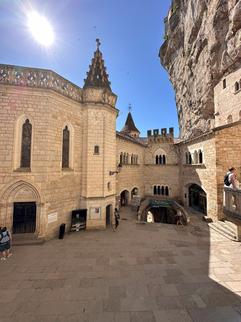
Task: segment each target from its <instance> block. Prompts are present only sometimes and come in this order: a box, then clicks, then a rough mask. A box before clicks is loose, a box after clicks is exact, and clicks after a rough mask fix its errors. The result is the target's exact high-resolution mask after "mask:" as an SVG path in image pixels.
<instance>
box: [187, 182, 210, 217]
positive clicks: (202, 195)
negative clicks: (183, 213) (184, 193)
mask: <svg viewBox="0 0 241 322" xmlns="http://www.w3.org/2000/svg"><path fill="white" fill-rule="evenodd" d="M189 206H190V207H192V208H193V209H195V210H197V211H200V212H202V213H203V214H205V215H206V214H207V195H206V192H205V191H204V190H203V189H202V188H201V187H200V186H198V185H197V184H192V185H191V186H190V187H189Z"/></svg>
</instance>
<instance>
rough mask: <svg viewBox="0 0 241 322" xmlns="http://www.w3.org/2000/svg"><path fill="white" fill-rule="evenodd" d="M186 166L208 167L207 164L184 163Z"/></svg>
mask: <svg viewBox="0 0 241 322" xmlns="http://www.w3.org/2000/svg"><path fill="white" fill-rule="evenodd" d="M183 166H184V167H195V168H206V166H205V164H204V163H202V164H183Z"/></svg>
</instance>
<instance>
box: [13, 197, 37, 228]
mask: <svg viewBox="0 0 241 322" xmlns="http://www.w3.org/2000/svg"><path fill="white" fill-rule="evenodd" d="M35 230H36V203H35V202H15V203H14V209H13V234H24V233H34V232H35Z"/></svg>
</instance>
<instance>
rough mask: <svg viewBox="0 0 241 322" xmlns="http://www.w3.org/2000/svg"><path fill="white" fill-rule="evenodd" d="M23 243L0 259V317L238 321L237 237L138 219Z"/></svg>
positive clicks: (199, 225)
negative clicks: (35, 243) (61, 237)
mask: <svg viewBox="0 0 241 322" xmlns="http://www.w3.org/2000/svg"><path fill="white" fill-rule="evenodd" d="M121 216H122V218H123V219H125V220H122V221H121V224H120V227H119V230H118V231H117V232H113V231H111V230H108V231H93V232H80V233H73V234H71V235H67V236H66V237H65V239H64V240H53V241H50V242H48V243H45V244H44V245H41V246H22V247H16V248H15V249H14V256H13V257H12V258H10V259H9V260H8V261H7V262H1V263H0V272H1V273H0V276H1V278H0V290H1V297H0V303H1V304H0V311H1V312H0V321H1V322H6V321H7V322H11V321H14V322H16V321H18V322H19V321H24V322H26V321H28V322H31V321H34V322H37V321H41V322H48V321H51V322H55V321H56V322H57V321H58V322H62V321H64V322H68V321H71V322H74V321H86V322H87V321H88V322H96V321H98V322H100V321H103V322H109V321H110V322H159V321H163V322H168V321H173V322H174V321H179V322H181V321H183V322H191V321H195V322H199V321H200V322H206V321H208V322H215V321H217V322H238V321H241V313H240V312H241V302H240V297H239V295H240V293H239V292H241V265H240V262H241V256H240V255H241V252H240V244H239V243H236V242H231V241H229V240H227V239H225V238H224V237H222V236H219V235H218V234H217V233H216V232H214V231H209V229H208V226H207V225H206V223H203V222H201V220H200V219H199V218H198V217H197V216H195V215H193V216H192V218H191V225H190V226H188V227H183V228H181V227H179V228H177V227H176V226H174V225H165V224H137V223H136V220H135V214H134V213H131V211H130V209H129V208H126V207H124V208H122V210H121Z"/></svg>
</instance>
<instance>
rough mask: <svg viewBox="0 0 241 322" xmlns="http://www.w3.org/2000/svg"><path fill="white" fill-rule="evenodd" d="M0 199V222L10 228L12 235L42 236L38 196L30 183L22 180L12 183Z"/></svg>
mask: <svg viewBox="0 0 241 322" xmlns="http://www.w3.org/2000/svg"><path fill="white" fill-rule="evenodd" d="M0 199H1V200H2V209H1V211H0V221H1V222H3V223H4V224H5V226H7V227H10V228H11V230H12V233H13V234H25V233H27V234H29V233H32V234H34V235H35V236H42V235H43V233H44V224H43V220H42V217H41V207H40V205H41V200H40V195H39V192H38V190H37V189H36V188H35V187H34V186H33V185H32V184H31V183H29V182H26V181H22V180H19V181H17V182H15V183H13V184H12V185H10V186H9V187H8V188H7V189H6V190H5V192H4V193H3V195H2V196H1V197H0Z"/></svg>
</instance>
